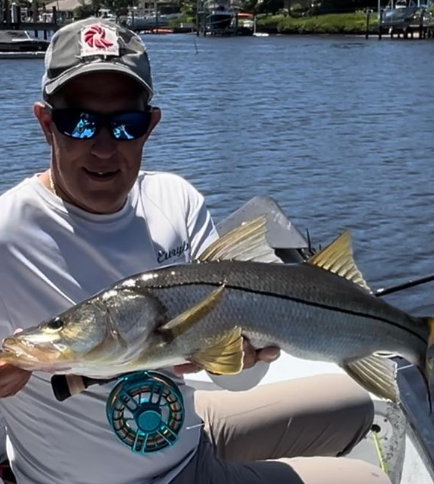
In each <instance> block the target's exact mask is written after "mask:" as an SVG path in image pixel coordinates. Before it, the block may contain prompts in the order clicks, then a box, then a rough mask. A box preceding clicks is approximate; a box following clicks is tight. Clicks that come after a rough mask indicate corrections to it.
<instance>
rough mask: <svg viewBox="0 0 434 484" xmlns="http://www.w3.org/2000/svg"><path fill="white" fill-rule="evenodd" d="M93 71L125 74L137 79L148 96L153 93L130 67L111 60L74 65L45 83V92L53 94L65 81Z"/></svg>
mask: <svg viewBox="0 0 434 484" xmlns="http://www.w3.org/2000/svg"><path fill="white" fill-rule="evenodd" d="M94 72H117V73H119V74H125V75H127V76H129V77H131V78H132V79H134V80H135V81H137V82H138V83H139V84H140V85H142V86H143V87H144V88H145V89H146V91H147V92H148V94H149V98H151V97H152V96H153V95H154V91H153V90H152V88H151V87H150V86H149V84H147V83H146V82H145V81H144V80H143V79H142V78H141V77H140V76H138V75H137V74H135V73H134V72H133V71H132V70H131V69H129V68H128V67H126V66H123V65H119V64H114V63H112V62H98V63H89V64H83V65H79V66H77V67H74V68H73V69H71V70H69V71H68V72H66V73H64V74H63V75H62V76H60V77H59V78H57V79H55V80H53V81H51V82H48V83H47V84H46V85H45V93H46V94H48V95H51V94H54V92H56V91H57V90H58V89H60V88H61V87H62V86H63V85H65V84H66V83H67V82H69V81H71V80H72V79H74V78H76V77H79V76H82V75H84V74H90V73H94Z"/></svg>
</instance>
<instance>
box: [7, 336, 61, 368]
mask: <svg viewBox="0 0 434 484" xmlns="http://www.w3.org/2000/svg"><path fill="white" fill-rule="evenodd" d="M2 349H3V351H4V352H5V353H8V354H13V355H14V356H16V357H17V358H19V359H23V360H28V361H35V362H36V361H38V362H41V363H52V362H54V361H58V360H60V359H61V360H64V359H65V356H66V355H65V351H64V348H63V349H62V347H61V346H59V345H58V344H56V343H55V342H53V341H46V342H40V341H38V342H35V341H34V340H32V339H29V338H23V337H21V338H20V337H17V336H16V335H15V336H11V337H8V338H5V339H4V341H3V348H2Z"/></svg>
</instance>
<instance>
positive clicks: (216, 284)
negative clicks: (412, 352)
mask: <svg viewBox="0 0 434 484" xmlns="http://www.w3.org/2000/svg"><path fill="white" fill-rule="evenodd" d="M198 285H199V286H211V287H219V286H221V283H220V282H203V281H192V282H177V283H173V284H170V283H169V284H164V285H155V286H149V285H148V286H147V287H148V288H149V289H170V288H171V287H176V286H198ZM225 288H226V289H234V290H238V291H242V292H246V293H249V294H261V295H262V296H268V297H274V298H277V299H283V300H286V301H293V302H296V303H299V304H305V305H306V306H312V307H317V308H321V309H327V310H329V311H335V312H340V313H344V314H349V315H351V316H359V317H362V318H367V319H374V320H376V321H381V322H383V323H386V324H390V325H391V326H394V327H395V328H399V329H402V330H404V331H407V332H408V333H410V334H412V335H413V336H416V338H418V339H420V340H421V341H422V342H423V343H424V344H427V342H426V341H425V339H424V338H423V337H422V336H421V335H420V334H418V333H416V332H415V331H413V330H412V329H411V328H407V327H405V326H402V325H400V324H398V323H395V322H394V321H390V320H389V319H386V318H382V317H380V316H374V315H371V314H365V313H361V312H358V311H352V310H351V309H341V308H336V307H333V306H327V305H326V304H321V303H316V302H311V301H305V300H304V299H299V298H296V297H293V296H288V295H285V294H276V293H274V292H268V291H261V290H259V289H249V288H247V287H243V286H237V285H234V284H225Z"/></svg>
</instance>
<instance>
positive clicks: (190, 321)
mask: <svg viewBox="0 0 434 484" xmlns="http://www.w3.org/2000/svg"><path fill="white" fill-rule="evenodd" d="M224 288H225V285H224V284H222V285H221V286H220V287H218V288H217V289H214V291H212V292H211V293H210V294H209V295H208V296H207V297H206V298H205V299H203V300H202V301H199V302H198V303H197V304H195V305H194V306H192V307H191V308H189V309H187V311H184V312H183V313H182V314H180V315H179V316H176V318H174V319H172V320H170V321H169V322H168V323H166V324H164V325H163V326H160V327H159V328H158V329H157V332H158V333H159V334H161V335H162V336H163V337H164V339H165V340H166V341H168V342H171V341H173V340H174V339H175V338H177V337H178V336H180V335H181V334H183V333H185V332H186V331H187V330H189V329H190V328H192V327H193V326H194V325H195V324H196V323H197V322H199V321H200V320H201V319H202V318H203V317H204V316H206V315H207V314H208V313H210V312H211V311H212V310H213V309H214V308H215V307H216V306H217V304H218V303H219V302H220V300H221V298H222V296H223V291H224Z"/></svg>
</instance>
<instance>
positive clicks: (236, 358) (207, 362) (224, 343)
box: [190, 327, 244, 375]
mask: <svg viewBox="0 0 434 484" xmlns="http://www.w3.org/2000/svg"><path fill="white" fill-rule="evenodd" d="M190 359H191V361H192V362H193V363H196V364H197V365H199V366H201V367H203V368H205V370H207V371H209V372H210V373H215V374H217V375H235V374H237V373H240V372H241V371H242V369H243V361H244V351H243V337H242V335H241V328H238V327H236V328H234V329H232V330H231V331H229V332H228V333H225V334H224V335H223V336H221V337H220V338H218V339H216V340H215V341H214V342H213V343H212V344H211V345H209V346H207V347H206V348H203V349H202V350H200V351H198V352H196V353H195V354H194V355H192V357H191V358H190Z"/></svg>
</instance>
